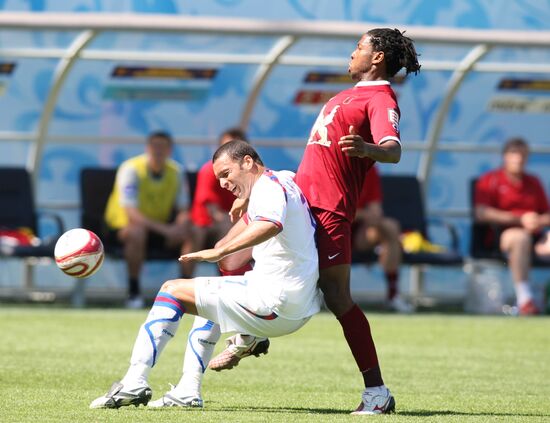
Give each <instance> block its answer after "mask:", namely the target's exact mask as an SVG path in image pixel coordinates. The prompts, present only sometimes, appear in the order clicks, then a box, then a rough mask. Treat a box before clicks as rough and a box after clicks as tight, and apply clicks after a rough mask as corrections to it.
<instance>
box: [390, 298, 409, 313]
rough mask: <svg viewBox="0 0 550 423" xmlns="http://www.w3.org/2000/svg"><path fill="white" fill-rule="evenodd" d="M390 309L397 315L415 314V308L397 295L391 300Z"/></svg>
mask: <svg viewBox="0 0 550 423" xmlns="http://www.w3.org/2000/svg"><path fill="white" fill-rule="evenodd" d="M388 307H389V309H390V310H392V311H395V312H396V313H402V314H411V313H413V312H414V306H413V305H412V304H409V303H408V302H406V301H405V300H404V299H403V298H401V297H400V296H399V295H396V296H395V297H393V298H392V299H391V300H389V302H388Z"/></svg>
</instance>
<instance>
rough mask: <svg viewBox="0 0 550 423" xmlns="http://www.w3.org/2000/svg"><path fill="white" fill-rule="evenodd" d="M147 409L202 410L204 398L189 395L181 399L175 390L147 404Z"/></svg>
mask: <svg viewBox="0 0 550 423" xmlns="http://www.w3.org/2000/svg"><path fill="white" fill-rule="evenodd" d="M147 407H151V408H163V407H183V408H202V407H203V402H202V398H201V397H200V396H198V395H189V396H184V397H180V396H177V395H176V394H175V393H174V390H171V391H169V392H166V393H165V394H164V395H163V396H162V398H159V399H158V400H155V401H151V402H150V403H149V404H147Z"/></svg>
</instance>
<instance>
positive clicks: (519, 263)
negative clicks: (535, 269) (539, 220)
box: [500, 228, 536, 314]
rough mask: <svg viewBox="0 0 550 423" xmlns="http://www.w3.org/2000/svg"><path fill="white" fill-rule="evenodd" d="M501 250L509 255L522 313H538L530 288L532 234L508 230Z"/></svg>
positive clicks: (513, 229) (502, 238) (514, 229)
mask: <svg viewBox="0 0 550 423" xmlns="http://www.w3.org/2000/svg"><path fill="white" fill-rule="evenodd" d="M500 249H501V250H502V251H503V252H505V253H506V254H507V255H508V266H509V268H510V273H511V274H512V280H513V281H514V288H515V291H516V298H517V305H518V307H519V310H520V313H522V314H534V313H536V310H534V303H533V294H532V292H531V288H530V286H529V271H530V269H531V250H532V236H531V234H530V233H529V232H528V231H526V230H525V229H522V228H509V229H506V230H504V231H503V232H502V235H501V236H500ZM531 305H532V306H533V307H531ZM531 309H533V310H531ZM531 311H533V312H534V313H532V312H531Z"/></svg>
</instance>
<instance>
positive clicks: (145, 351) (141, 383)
mask: <svg viewBox="0 0 550 423" xmlns="http://www.w3.org/2000/svg"><path fill="white" fill-rule="evenodd" d="M193 283H194V282H193V280H186V279H180V280H175V281H168V282H165V283H164V284H163V286H162V288H161V289H160V291H159V293H158V295H157V297H156V299H155V302H154V304H153V306H152V307H151V310H150V312H149V315H148V316H147V319H146V320H145V322H144V323H143V325H142V326H141V327H140V329H139V331H138V335H137V338H136V341H135V343H134V348H133V351H132V356H131V359H130V366H129V368H128V371H127V372H126V375H125V376H124V377H123V378H122V380H121V381H120V382H115V383H114V384H113V386H112V387H111V390H110V391H109V392H108V393H107V394H106V395H104V396H102V397H99V398H97V399H96V400H94V401H93V402H92V404H91V405H90V407H91V408H118V407H121V406H126V405H139V404H145V405H146V404H147V403H148V402H149V400H150V399H151V395H152V392H151V389H150V388H149V386H148V383H147V378H148V375H149V372H150V371H151V369H152V368H153V366H154V365H155V364H156V363H157V362H158V359H159V357H160V354H161V353H162V350H163V349H164V347H165V346H166V344H167V343H168V341H169V340H170V339H171V338H173V337H174V335H175V333H176V331H177V329H178V326H179V322H180V320H181V317H182V316H183V314H184V313H186V312H187V310H189V311H190V312H192V313H196V307H195V305H194V285H193ZM174 285H181V287H180V289H179V290H177V292H178V297H176V296H175V295H173V292H175V291H176V289H174V288H173V286H174Z"/></svg>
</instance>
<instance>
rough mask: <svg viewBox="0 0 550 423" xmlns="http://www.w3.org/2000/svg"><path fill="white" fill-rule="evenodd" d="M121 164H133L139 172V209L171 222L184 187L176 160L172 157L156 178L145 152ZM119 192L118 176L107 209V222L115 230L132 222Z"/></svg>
mask: <svg viewBox="0 0 550 423" xmlns="http://www.w3.org/2000/svg"><path fill="white" fill-rule="evenodd" d="M121 166H131V167H133V168H134V169H135V171H136V173H137V175H138V186H137V190H138V206H137V208H138V210H139V211H140V212H141V213H143V215H144V216H145V217H147V218H149V219H151V220H155V221H157V222H164V223H166V222H168V221H169V219H170V217H171V215H172V211H173V210H174V206H175V203H176V199H177V197H178V191H179V189H180V183H181V181H180V175H181V172H180V166H179V165H178V164H177V163H176V162H175V161H173V160H168V162H167V163H166V167H165V169H164V173H163V174H162V176H161V177H159V178H153V177H152V176H151V175H150V174H149V171H148V169H147V156H146V155H145V154H143V155H141V156H137V157H134V158H131V159H128V160H126V161H125V162H124V163H122V164H121ZM119 192H120V187H119V182H118V178H117V180H116V181H115V186H114V187H113V192H112V193H111V195H110V196H109V201H108V202H107V207H106V209H105V222H107V225H108V226H109V227H110V228H111V229H115V230H116V229H120V228H123V227H125V226H127V225H128V215H127V213H126V210H125V208H124V207H123V206H122V205H121V204H120V194H119Z"/></svg>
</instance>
